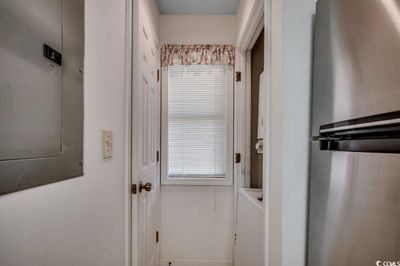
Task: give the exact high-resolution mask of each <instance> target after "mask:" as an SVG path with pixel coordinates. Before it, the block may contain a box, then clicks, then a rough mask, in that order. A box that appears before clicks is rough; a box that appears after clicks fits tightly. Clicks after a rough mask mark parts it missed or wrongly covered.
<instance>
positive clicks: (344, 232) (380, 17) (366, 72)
mask: <svg viewBox="0 0 400 266" xmlns="http://www.w3.org/2000/svg"><path fill="white" fill-rule="evenodd" d="M314 51H315V52H314V81H313V109H312V114H313V115H312V121H313V122H312V138H313V141H312V158H311V179H310V205H309V230H308V256H307V258H308V265H309V266H331V265H332V266H333V265H334V266H347V265H355V266H358V265H360V266H368V265H400V0H318V2H317V12H316V18H315V40H314ZM386 262H389V263H394V264H384V263H386ZM395 263H398V264H395Z"/></svg>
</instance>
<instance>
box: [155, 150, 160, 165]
mask: <svg viewBox="0 0 400 266" xmlns="http://www.w3.org/2000/svg"><path fill="white" fill-rule="evenodd" d="M156 160H157V163H158V162H159V161H160V151H157V152H156Z"/></svg>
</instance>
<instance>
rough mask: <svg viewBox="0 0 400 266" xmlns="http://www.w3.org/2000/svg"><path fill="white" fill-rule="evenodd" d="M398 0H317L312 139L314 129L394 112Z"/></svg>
mask: <svg viewBox="0 0 400 266" xmlns="http://www.w3.org/2000/svg"><path fill="white" fill-rule="evenodd" d="M399 21H400V0H382V1H377V0H319V1H318V4H317V15H316V28H315V44H314V47H315V51H314V83H313V84H314V88H313V91H314V93H313V135H314V136H317V135H318V129H319V125H324V124H329V123H333V122H337V121H342V120H349V119H353V118H359V117H364V116H370V115H375V114H381V113H387V112H392V111H397V110H400V87H399V86H400V85H399V84H400V72H399V65H400V23H399Z"/></svg>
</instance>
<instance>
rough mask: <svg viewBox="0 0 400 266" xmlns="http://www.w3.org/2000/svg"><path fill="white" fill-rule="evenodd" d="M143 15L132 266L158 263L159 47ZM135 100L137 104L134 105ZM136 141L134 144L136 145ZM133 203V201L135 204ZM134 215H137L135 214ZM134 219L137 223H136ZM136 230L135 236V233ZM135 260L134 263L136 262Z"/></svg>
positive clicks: (135, 114) (135, 148)
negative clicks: (133, 256) (135, 256)
mask: <svg viewBox="0 0 400 266" xmlns="http://www.w3.org/2000/svg"><path fill="white" fill-rule="evenodd" d="M147 24H148V23H146V18H143V17H142V18H140V19H139V31H138V33H139V40H138V44H139V45H138V48H139V53H138V61H137V62H135V60H134V62H133V64H138V65H137V69H138V73H139V75H138V80H137V81H134V82H136V84H137V85H138V86H137V87H134V90H136V91H135V92H134V93H133V97H138V99H134V100H133V116H134V117H135V116H136V117H137V120H136V123H135V122H134V123H133V127H136V126H137V128H136V129H133V130H137V131H136V132H137V135H136V137H137V141H133V143H134V147H133V157H135V158H136V159H135V160H134V163H136V167H134V168H133V169H134V172H133V180H132V182H133V184H136V185H137V191H136V198H135V199H134V200H133V202H134V203H133V222H134V229H133V234H134V235H133V238H134V240H133V241H134V243H133V248H134V249H136V251H134V254H135V253H136V252H137V258H133V261H134V265H135V264H136V265H139V266H150V265H159V244H158V241H157V234H158V233H157V232H158V227H159V217H158V211H159V194H160V178H159V172H160V171H159V162H158V161H159V160H158V157H159V156H157V151H158V149H159V139H160V128H159V127H160V115H159V112H160V85H159V81H158V74H157V69H158V68H159V64H160V59H159V58H160V57H159V56H160V55H159V54H160V53H159V47H158V46H157V44H156V41H155V38H154V36H153V32H152V31H151V30H150V27H149V26H148V25H147ZM135 103H136V104H135ZM134 137H135V136H134ZM135 144H136V147H135ZM135 203H136V204H135ZM135 215H136V217H135ZM135 221H136V224H135ZM135 230H137V231H136V235H135ZM135 262H136V263H135Z"/></svg>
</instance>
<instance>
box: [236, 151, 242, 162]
mask: <svg viewBox="0 0 400 266" xmlns="http://www.w3.org/2000/svg"><path fill="white" fill-rule="evenodd" d="M241 162H242V155H241V154H240V153H235V163H241Z"/></svg>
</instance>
